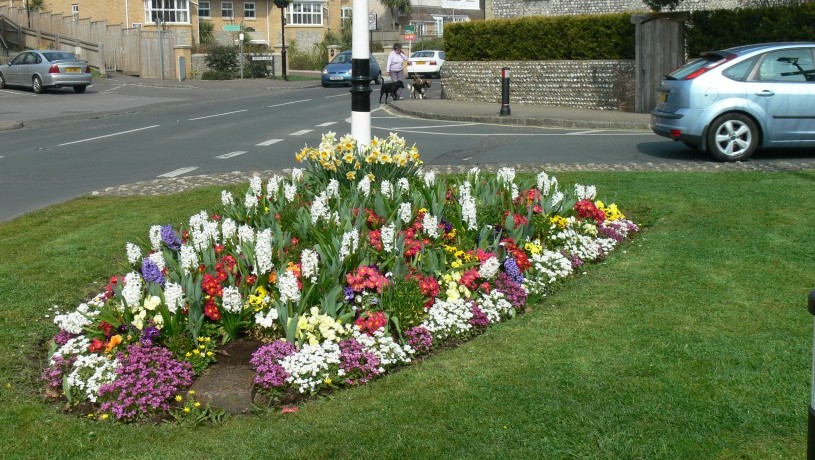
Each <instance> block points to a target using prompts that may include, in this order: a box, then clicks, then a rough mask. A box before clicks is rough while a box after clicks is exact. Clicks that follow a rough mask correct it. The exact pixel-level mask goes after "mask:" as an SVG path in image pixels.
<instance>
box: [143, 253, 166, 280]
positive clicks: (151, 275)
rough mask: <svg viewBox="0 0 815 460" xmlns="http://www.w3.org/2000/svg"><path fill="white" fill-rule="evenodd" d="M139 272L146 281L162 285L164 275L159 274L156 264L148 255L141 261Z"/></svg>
mask: <svg viewBox="0 0 815 460" xmlns="http://www.w3.org/2000/svg"><path fill="white" fill-rule="evenodd" d="M141 274H142V276H143V277H144V280H145V281H147V282H148V283H156V284H159V285H161V286H164V275H162V274H161V270H159V269H158V265H156V263H155V262H153V261H152V260H151V259H150V258H149V257H145V258H144V259H142V261H141Z"/></svg>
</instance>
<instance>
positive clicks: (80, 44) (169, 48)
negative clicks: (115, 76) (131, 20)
mask: <svg viewBox="0 0 815 460" xmlns="http://www.w3.org/2000/svg"><path fill="white" fill-rule="evenodd" d="M0 18H5V21H3V20H0V34H2V36H3V38H4V39H5V41H6V42H7V43H9V44H14V45H17V46H18V47H22V48H40V49H45V48H52V49H59V50H63V51H69V52H72V53H75V54H77V55H78V56H79V57H80V58H81V59H84V60H86V61H88V63H89V64H90V65H91V66H93V67H97V68H98V69H99V70H100V71H106V70H110V71H120V72H123V73H127V74H130V75H139V76H142V77H145V78H159V77H161V70H162V68H163V70H164V78H170V79H172V78H174V76H175V74H176V70H175V63H174V59H173V50H174V48H175V45H176V42H177V35H176V33H174V32H173V31H164V32H162V33H161V34H159V32H156V31H142V30H141V29H124V28H122V26H121V25H119V24H115V25H108V24H107V22H106V21H91V20H90V19H79V18H76V17H74V16H62V15H61V14H51V13H40V12H34V11H32V12H30V14H26V10H25V8H12V7H7V6H0ZM29 24H30V25H29ZM14 25H16V27H14ZM162 48H163V52H162ZM162 56H163V58H164V60H163V65H162V59H161V58H162Z"/></svg>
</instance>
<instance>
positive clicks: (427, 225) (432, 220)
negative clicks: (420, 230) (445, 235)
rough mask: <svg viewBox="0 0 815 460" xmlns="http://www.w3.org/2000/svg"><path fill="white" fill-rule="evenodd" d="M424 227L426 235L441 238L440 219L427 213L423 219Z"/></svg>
mask: <svg viewBox="0 0 815 460" xmlns="http://www.w3.org/2000/svg"><path fill="white" fill-rule="evenodd" d="M422 226H423V227H424V231H425V233H427V236H429V237H430V238H438V237H439V218H438V217H436V216H434V215H433V214H430V213H429V212H426V213H425V214H424V217H423V218H422Z"/></svg>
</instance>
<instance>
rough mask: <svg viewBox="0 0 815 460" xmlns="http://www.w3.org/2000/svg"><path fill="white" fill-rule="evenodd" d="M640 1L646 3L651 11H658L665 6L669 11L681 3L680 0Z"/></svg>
mask: <svg viewBox="0 0 815 460" xmlns="http://www.w3.org/2000/svg"><path fill="white" fill-rule="evenodd" d="M642 2H643V3H645V4H646V5H648V7H649V8H651V10H652V11H656V12H660V11H662V8H665V7H667V8H668V9H669V10H671V11H673V10H675V9H676V7H677V6H678V5H679V4H680V3H682V0H642Z"/></svg>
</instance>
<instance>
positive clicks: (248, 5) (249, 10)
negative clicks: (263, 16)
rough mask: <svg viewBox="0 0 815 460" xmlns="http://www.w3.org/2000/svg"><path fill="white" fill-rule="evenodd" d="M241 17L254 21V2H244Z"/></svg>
mask: <svg viewBox="0 0 815 460" xmlns="http://www.w3.org/2000/svg"><path fill="white" fill-rule="evenodd" d="M243 17H244V18H246V19H255V2H245V3H244V4H243Z"/></svg>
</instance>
